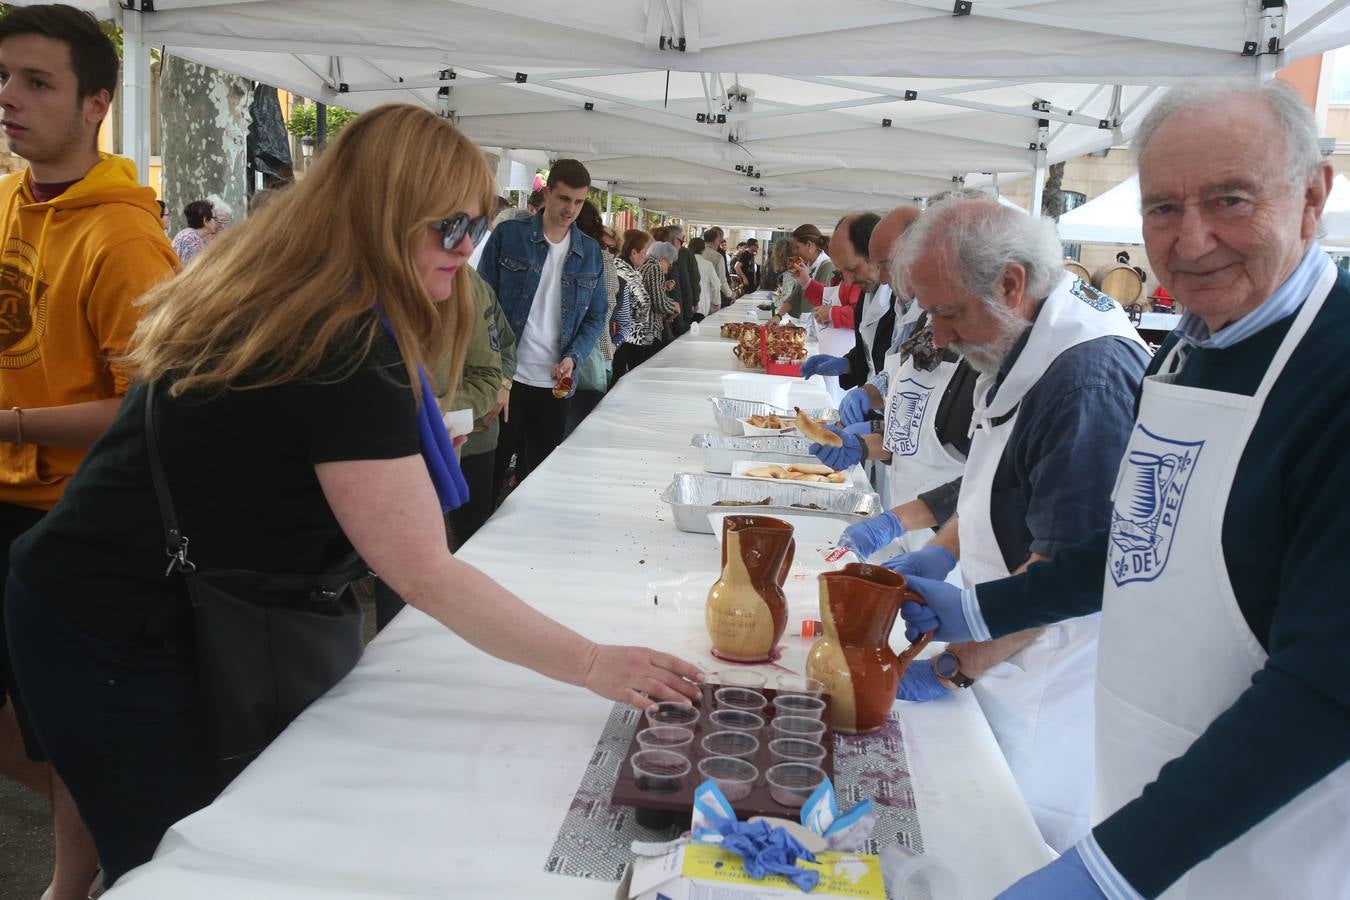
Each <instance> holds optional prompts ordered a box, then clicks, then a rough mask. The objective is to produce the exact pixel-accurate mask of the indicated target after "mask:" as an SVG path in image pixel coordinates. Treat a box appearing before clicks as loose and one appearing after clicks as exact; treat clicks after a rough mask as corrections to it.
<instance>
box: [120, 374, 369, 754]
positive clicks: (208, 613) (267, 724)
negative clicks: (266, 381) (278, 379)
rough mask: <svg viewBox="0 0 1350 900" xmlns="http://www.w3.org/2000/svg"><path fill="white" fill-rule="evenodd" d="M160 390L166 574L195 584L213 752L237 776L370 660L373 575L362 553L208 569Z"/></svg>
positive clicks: (152, 390) (151, 400)
mask: <svg viewBox="0 0 1350 900" xmlns="http://www.w3.org/2000/svg"><path fill="white" fill-rule="evenodd" d="M157 389H158V385H157V384H148V385H146V387H145V442H146V448H147V452H148V455H149V457H150V476H151V478H152V480H153V481H154V486H155V497H156V498H157V500H158V502H159V513H160V517H161V519H162V520H163V524H164V549H165V552H166V553H167V554H168V556H169V558H170V561H169V567H168V569H167V570H165V575H166V576H167V575H172V574H173V573H174V572H175V571H176V572H178V573H179V574H180V575H181V576H182V577H183V583H184V584H185V585H186V586H187V592H188V598H189V600H190V605H191V616H192V632H193V635H194V638H195V653H194V656H195V659H196V669H197V681H198V692H199V694H200V696H201V699H202V704H203V707H204V710H205V715H206V723H207V726H208V735H209V739H210V747H211V751H212V753H213V756H214V759H215V761H216V764H217V767H218V768H219V769H221V770H222V771H223V772H226V773H228V774H230V775H231V776H232V775H233V774H235V773H237V772H238V771H241V770H242V769H243V767H244V766H245V765H247V764H248V763H249V762H250V761H251V760H252V759H253V757H255V756H257V755H258V754H259V753H261V752H262V751H263V749H264V748H266V747H267V745H268V744H269V743H271V742H272V740H273V739H274V738H276V736H277V735H279V734H280V733H281V732H282V730H283V729H285V727H286V726H287V725H289V724H290V722H291V720H292V719H294V718H295V717H296V716H298V715H299V714H300V713H301V712H302V711H303V710H304V709H305V707H307V706H309V704H310V703H312V702H314V701H315V700H317V699H318V698H319V697H321V696H323V695H324V694H325V693H327V691H328V690H329V689H330V688H332V687H333V686H334V685H335V684H337V683H338V682H339V681H341V680H342V678H343V676H345V675H346V674H347V673H348V672H350V671H351V670H352V667H353V666H355V665H356V663H357V660H359V659H360V658H361V651H362V646H363V645H362V632H361V625H362V622H361V607H360V604H359V603H358V602H357V600H356V597H355V595H354V593H353V591H352V589H351V585H352V582H353V581H355V580H356V579H358V578H361V577H363V576H365V575H366V574H368V570H367V568H366V565H365V563H364V562H362V560H361V558H360V557H359V556H357V555H356V554H352V555H351V556H348V557H346V558H344V559H343V560H342V561H341V562H339V563H338V564H337V565H336V566H334V567H332V568H330V569H329V570H327V571H325V572H321V573H318V574H309V575H295V574H278V573H271V572H252V571H247V570H243V569H202V568H198V567H197V566H196V565H195V564H194V563H193V562H192V561H191V560H190V559H189V558H188V537H187V535H185V534H183V533H182V531H181V530H180V529H179V526H178V515H177V513H176V512H175V510H174V505H173V496H172V495H171V494H170V493H169V484H168V480H167V479H166V478H165V477H164V463H163V460H162V459H161V458H160V454H159V437H158V434H157V431H156V427H155V394H156V392H157Z"/></svg>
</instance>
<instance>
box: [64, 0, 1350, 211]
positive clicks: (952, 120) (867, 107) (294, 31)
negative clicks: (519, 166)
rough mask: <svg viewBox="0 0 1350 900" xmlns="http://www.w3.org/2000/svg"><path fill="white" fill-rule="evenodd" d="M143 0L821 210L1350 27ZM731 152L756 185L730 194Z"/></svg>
mask: <svg viewBox="0 0 1350 900" xmlns="http://www.w3.org/2000/svg"><path fill="white" fill-rule="evenodd" d="M80 2H83V3H84V4H85V5H87V6H91V7H95V8H101V9H103V10H105V11H106V10H107V9H109V6H110V5H111V6H116V4H115V3H111V4H110V0H80ZM143 2H144V0H132V2H130V3H128V4H127V5H129V6H131V7H133V9H132V10H128V11H125V12H123V13H121V14H122V15H123V16H137V17H138V23H139V28H140V31H141V34H142V39H143V41H144V42H145V43H147V44H149V45H151V46H164V47H166V48H168V49H169V50H170V51H172V52H174V53H178V54H180V55H183V56H186V57H188V58H191V59H195V60H198V61H200V62H203V63H207V64H210V65H214V66H217V67H219V68H222V69H225V70H229V71H234V72H238V73H240V74H243V75H246V76H249V77H252V78H254V79H256V80H259V81H263V82H266V83H269V84H274V85H276V86H278V87H282V88H285V89H288V90H291V91H293V92H295V93H298V94H301V95H304V96H308V97H312V98H314V99H317V100H321V101H323V102H326V103H333V104H337V105H341V106H346V107H349V108H351V109H356V110H363V109H369V108H371V107H373V106H375V105H378V104H379V103H383V102H390V101H405V102H406V101H411V102H416V103H421V104H424V105H426V106H428V107H430V108H433V109H436V110H437V111H438V112H441V113H442V114H445V115H447V116H451V117H452V118H454V119H455V120H456V121H457V122H458V124H459V126H460V127H461V128H462V129H463V130H464V131H465V133H466V134H468V135H469V136H470V137H471V138H472V139H474V140H475V141H477V142H478V143H480V144H482V145H484V146H490V147H505V148H512V149H517V148H518V149H536V150H543V151H547V152H549V153H550V154H553V155H555V156H561V155H571V156H578V157H581V158H584V159H587V160H588V166H591V167H592V171H593V173H594V175H595V177H596V178H598V179H602V180H603V179H612V180H613V181H615V182H616V183H617V184H618V185H619V189H620V190H621V192H623V193H625V194H633V195H634V196H643V195H644V193H643V186H644V185H645V186H647V189H646V192H645V195H649V196H651V195H656V194H659V193H665V194H667V195H671V197H672V200H674V199H677V198H676V197H675V195H677V194H681V192H680V191H677V190H674V189H675V188H694V187H698V186H702V187H703V188H705V189H707V190H708V191H712V190H715V189H720V188H725V189H726V190H725V191H723V192H722V193H721V194H720V196H719V198H718V199H720V200H721V201H722V202H723V203H724V204H726V205H733V206H739V207H743V208H746V209H751V210H755V211H760V209H761V208H762V207H769V208H770V210H771V211H774V212H779V211H783V212H785V211H786V210H787V209H789V208H800V207H801V204H806V205H807V206H808V207H809V208H812V209H815V210H816V215H817V217H819V216H821V215H824V214H825V213H827V212H831V211H832V209H833V208H837V207H838V206H839V204H840V203H841V202H843V201H842V200H836V201H835V202H834V203H832V204H831V207H821V206H817V205H816V204H817V202H818V200H817V198H818V197H820V198H823V197H825V196H827V195H829V194H831V193H836V192H838V193H841V194H852V195H860V196H859V197H858V199H865V198H875V200H876V202H875V203H871V204H869V205H871V206H873V207H884V206H886V205H895V204H896V203H899V202H903V201H907V200H910V199H911V198H913V197H915V196H922V195H926V194H928V193H931V192H932V191H933V190H936V189H940V188H941V187H944V186H949V185H950V183H951V180H952V179H953V178H954V177H955V178H961V177H964V176H967V175H978V173H991V172H999V173H1009V174H1016V173H1027V172H1030V171H1032V170H1033V168H1034V167H1035V166H1036V165H1037V163H1041V164H1045V163H1053V162H1056V161H1059V160H1064V159H1069V158H1071V157H1074V156H1078V155H1080V154H1082V153H1086V152H1090V151H1093V150H1099V149H1102V148H1104V147H1108V146H1111V145H1113V144H1119V143H1121V142H1122V141H1123V140H1125V139H1127V138H1128V136H1129V135H1130V134H1131V133H1132V132H1133V129H1134V127H1135V125H1136V124H1137V122H1138V121H1139V119H1140V118H1141V117H1142V116H1143V114H1144V113H1145V112H1146V111H1147V109H1148V107H1149V105H1150V104H1151V103H1152V101H1153V100H1154V99H1156V96H1157V93H1158V90H1159V86H1160V85H1165V84H1168V83H1171V82H1173V81H1175V80H1177V79H1179V78H1182V77H1187V76H1193V75H1246V76H1253V75H1256V74H1257V73H1258V72H1260V71H1269V70H1270V69H1272V68H1273V67H1274V66H1275V65H1276V64H1280V63H1283V62H1284V61H1285V60H1287V59H1289V58H1293V57H1295V56H1298V55H1301V54H1305V53H1314V52H1319V51H1320V50H1322V49H1325V48H1326V47H1328V46H1334V45H1336V44H1337V43H1339V42H1342V41H1343V39H1345V38H1347V37H1350V13H1347V12H1343V11H1342V9H1343V8H1344V7H1347V6H1350V3H1347V2H1346V0H1290V3H1291V7H1290V8H1289V9H1288V15H1287V21H1286V17H1285V16H1283V15H1281V14H1282V13H1283V10H1282V9H1275V10H1265V11H1263V10H1262V9H1261V8H1260V7H1261V4H1259V3H1257V2H1255V0H1188V2H1186V3H1177V2H1175V0H1135V2H1132V3H1128V4H1123V3H1119V2H1116V0H1111V2H1107V0H1053V2H1045V0H978V2H974V3H960V2H954V0H839V2H836V3H834V4H831V5H830V6H829V7H828V9H819V10H816V12H815V14H813V15H794V14H792V10H790V9H788V8H785V7H784V6H783V4H782V3H781V2H770V0H743V2H741V3H738V4H737V5H736V7H735V10H734V15H731V14H728V11H727V10H726V9H725V8H724V7H723V6H721V5H719V4H716V3H713V2H711V0H588V2H587V3H585V4H559V3H557V2H556V0H397V2H395V0H233V2H222V0H156V2H155V4H154V6H153V10H152V11H144V12H137V11H135V10H136V9H140V8H142V3H143ZM146 5H148V4H146ZM1281 35H1284V37H1285V39H1284V43H1283V44H1279V43H1278V40H1277V43H1276V44H1275V45H1272V44H1271V43H1270V41H1271V38H1272V37H1273V38H1276V39H1278V38H1279V37H1280V36H1281ZM746 70H749V71H746ZM1033 104H1034V106H1033ZM588 106H589V107H590V108H587V107H588ZM700 118H701V119H702V121H700ZM1041 123H1044V125H1045V127H1044V128H1042V127H1041ZM1042 145H1043V148H1044V149H1043V153H1038V151H1039V150H1040V149H1041V147H1042ZM639 161H645V162H646V168H645V169H644V168H643V167H642V165H640V164H639ZM680 164H688V166H692V167H702V169H704V170H707V175H708V177H707V178H706V179H705V180H703V181H701V182H699V183H698V184H695V183H694V181H695V179H696V178H697V177H699V176H698V173H697V172H696V170H695V169H689V168H682V169H681V171H680V172H679V173H672V174H667V170H670V169H675V168H681V166H680ZM737 166H740V167H742V169H744V168H745V167H747V166H753V168H754V171H755V172H757V173H759V178H758V179H754V178H753V175H752V176H749V178H750V179H751V180H752V181H753V186H754V187H756V188H762V189H763V192H762V193H761V192H760V191H759V190H756V191H753V192H752V191H751V190H750V187H751V183H750V182H749V181H747V182H746V183H745V185H744V190H743V191H737V190H735V186H736V183H737V182H736V179H737V177H738V176H740V177H746V176H745V175H744V174H743V173H738V172H737V171H736V167H737ZM841 173H842V174H841ZM714 176H715V177H714ZM630 184H632V185H633V187H632V189H631V190H630V187H629V185H630ZM658 186H665V187H658ZM803 192H805V193H803ZM683 196H689V194H688V192H687V191H686V192H683ZM848 199H849V200H850V202H851V201H852V199H853V198H852V197H850V198H848ZM681 202H700V203H701V202H704V201H703V200H702V199H699V200H697V201H681Z"/></svg>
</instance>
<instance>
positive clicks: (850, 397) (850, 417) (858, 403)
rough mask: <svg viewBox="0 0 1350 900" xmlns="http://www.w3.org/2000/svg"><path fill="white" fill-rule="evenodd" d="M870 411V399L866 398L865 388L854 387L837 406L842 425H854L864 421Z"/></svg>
mask: <svg viewBox="0 0 1350 900" xmlns="http://www.w3.org/2000/svg"><path fill="white" fill-rule="evenodd" d="M871 411H872V398H871V397H869V396H868V394H867V388H860V387H855V388H854V389H853V390H851V391H849V392H848V393H847V394H845V395H844V400H843V402H841V403H840V404H839V421H840V422H841V423H842V424H844V425H856V424H858V423H859V422H862V421H865V420H866V419H867V414H868V413H869V412H871Z"/></svg>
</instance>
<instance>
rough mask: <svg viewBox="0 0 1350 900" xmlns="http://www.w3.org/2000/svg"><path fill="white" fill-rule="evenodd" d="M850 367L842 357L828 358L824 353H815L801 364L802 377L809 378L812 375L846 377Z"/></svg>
mask: <svg viewBox="0 0 1350 900" xmlns="http://www.w3.org/2000/svg"><path fill="white" fill-rule="evenodd" d="M852 368H853V367H852V366H850V365H849V363H848V360H846V359H844V358H843V357H842V356H828V355H826V354H824V353H817V354H816V355H815V356H812V357H809V358H808V359H807V360H806V362H804V363H802V377H803V378H810V377H811V376H812V375H847V374H848V373H849V372H850V371H851V370H852Z"/></svg>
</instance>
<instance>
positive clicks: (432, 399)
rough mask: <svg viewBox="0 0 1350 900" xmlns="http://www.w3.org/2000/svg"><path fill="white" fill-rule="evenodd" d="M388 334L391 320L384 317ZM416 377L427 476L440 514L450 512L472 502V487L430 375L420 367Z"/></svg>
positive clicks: (420, 434)
mask: <svg viewBox="0 0 1350 900" xmlns="http://www.w3.org/2000/svg"><path fill="white" fill-rule="evenodd" d="M380 321H381V322H383V323H384V329H385V331H388V332H389V333H390V334H393V332H392V331H391V330H390V328H389V320H388V319H386V318H385V317H384V316H383V315H382V316H380ZM417 378H418V380H419V381H420V382H421V384H422V403H421V408H420V409H419V410H418V415H417V434H418V437H420V438H421V439H422V460H423V461H424V462H425V463H426V464H427V474H428V475H430V476H431V483H432V484H433V485H435V486H436V498H437V499H438V500H440V501H441V511H442V512H449V511H450V510H452V509H455V508H456V507H459V506H463V505H464V504H465V503H466V502H467V501H468V499H469V484H468V482H466V481H465V480H464V473H463V472H461V471H460V470H459V460H458V459H457V458H456V457H455V445H454V444H453V443H452V442H451V441H450V432H449V431H447V430H446V428H445V422H444V421H443V420H442V419H441V411H440V406H439V405H438V404H437V403H436V392H435V391H433V390H432V389H431V382H430V381H428V380H427V373H426V371H425V370H423V369H422V367H421V366H418V368H417Z"/></svg>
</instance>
